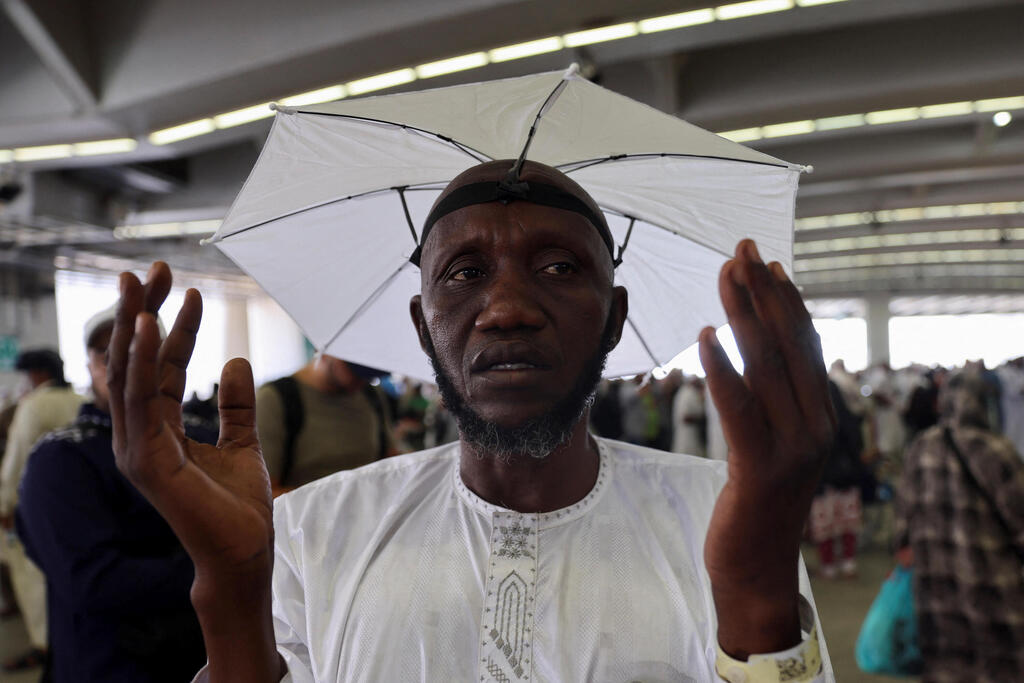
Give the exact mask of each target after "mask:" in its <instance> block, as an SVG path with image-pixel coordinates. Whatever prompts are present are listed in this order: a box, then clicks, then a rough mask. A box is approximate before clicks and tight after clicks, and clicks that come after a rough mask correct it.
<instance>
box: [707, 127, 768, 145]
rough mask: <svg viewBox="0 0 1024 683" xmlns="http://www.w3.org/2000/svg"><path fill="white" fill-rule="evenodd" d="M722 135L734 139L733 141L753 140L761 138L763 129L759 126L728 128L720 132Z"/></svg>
mask: <svg viewBox="0 0 1024 683" xmlns="http://www.w3.org/2000/svg"><path fill="white" fill-rule="evenodd" d="M718 135H720V136H721V137H723V138H725V139H727V140H732V141H733V142H750V141H751V140H760V139H761V138H762V137H764V136H762V135H761V129H760V128H759V127H758V128H738V129H736V130H727V131H724V132H722V133H719V134H718Z"/></svg>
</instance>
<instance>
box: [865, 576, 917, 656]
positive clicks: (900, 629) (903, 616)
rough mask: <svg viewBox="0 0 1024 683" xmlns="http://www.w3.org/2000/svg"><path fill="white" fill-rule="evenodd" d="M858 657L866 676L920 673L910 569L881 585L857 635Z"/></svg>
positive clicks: (890, 577) (891, 577)
mask: <svg viewBox="0 0 1024 683" xmlns="http://www.w3.org/2000/svg"><path fill="white" fill-rule="evenodd" d="M856 656H857V666H859V667H860V668H861V670H862V671H865V672H867V673H873V674H890V675H896V676H913V675H915V674H919V673H921V668H922V660H921V650H920V649H919V648H918V646H917V615H916V613H915V611H914V587H913V573H912V572H911V570H909V569H904V568H903V567H896V569H894V570H893V572H892V574H890V575H889V578H887V579H886V580H885V581H884V582H883V583H882V589H881V590H880V591H879V592H878V597H877V598H875V601H874V603H872V605H871V609H869V610H868V614H867V616H866V617H864V624H863V625H862V626H861V628H860V635H859V636H857V648H856Z"/></svg>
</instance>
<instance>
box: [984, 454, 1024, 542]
mask: <svg viewBox="0 0 1024 683" xmlns="http://www.w3.org/2000/svg"><path fill="white" fill-rule="evenodd" d="M992 441H993V444H992V449H991V450H992V455H991V457H990V458H989V459H988V460H989V461H988V462H986V463H981V462H977V464H978V465H979V467H977V468H975V467H972V468H971V469H972V470H981V471H980V472H977V474H976V475H975V476H976V477H977V478H978V481H979V483H980V484H981V485H982V486H984V487H985V489H986V490H987V491H988V492H989V495H990V496H991V498H992V502H993V503H994V504H995V506H996V512H997V513H998V514H999V516H1000V517H1002V518H1003V521H1004V522H1005V523H1006V526H1007V528H1008V529H1009V531H1010V536H1011V539H1010V540H1011V542H1012V543H1013V544H1014V545H1015V546H1016V547H1017V551H1018V553H1020V554H1024V461H1022V460H1021V459H1020V456H1019V455H1017V451H1016V449H1015V448H1014V446H1013V443H1012V442H1011V441H1009V440H1008V439H1005V438H999V439H993V440H992ZM976 460H977V459H976ZM973 464H974V463H973V462H972V465H973ZM977 475H982V476H980V477H979V476H977Z"/></svg>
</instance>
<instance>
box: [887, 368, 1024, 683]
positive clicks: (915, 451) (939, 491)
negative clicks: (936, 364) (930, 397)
mask: <svg viewBox="0 0 1024 683" xmlns="http://www.w3.org/2000/svg"><path fill="white" fill-rule="evenodd" d="M988 394H989V387H988V385H987V384H986V380H985V379H984V377H983V376H982V374H981V372H980V369H979V368H977V367H975V368H969V369H967V370H964V371H961V372H958V373H955V374H953V375H952V376H951V377H950V378H949V379H948V380H947V382H946V384H945V386H944V387H943V388H942V391H941V393H940V401H939V403H940V410H941V412H942V421H941V422H940V423H939V424H938V425H937V426H935V427H932V428H931V429H928V430H927V431H925V432H923V433H922V434H921V435H920V436H919V437H918V438H917V439H916V440H915V441H914V442H913V443H912V444H911V446H910V448H909V449H908V450H907V456H906V462H905V463H904V469H903V478H902V481H901V483H900V486H899V488H898V489H897V491H896V541H897V548H901V549H903V550H902V551H901V556H902V557H901V560H902V561H903V562H904V563H905V564H911V565H912V566H913V568H914V597H915V600H916V605H915V607H916V610H917V622H918V645H919V646H920V648H921V655H922V658H923V659H924V671H923V672H922V675H921V681H922V682H923V683H947V682H948V683H954V682H959V681H973V682H975V683H996V682H997V681H1020V680H1024V463H1022V462H1021V460H1020V458H1019V457H1018V456H1017V453H1016V450H1015V449H1014V447H1013V444H1012V443H1011V442H1010V441H1009V440H1008V439H1006V438H1005V437H1003V436H1001V435H999V434H996V433H995V432H994V431H992V428H991V422H990V420H991V419H992V417H991V411H990V410H989V407H990V406H989V403H988V397H989V396H988ZM947 430H948V431H947ZM947 434H948V436H947ZM907 549H909V551H910V552H909V553H908V552H907V551H906V550H907Z"/></svg>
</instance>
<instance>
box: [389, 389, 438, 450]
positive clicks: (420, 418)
mask: <svg viewBox="0 0 1024 683" xmlns="http://www.w3.org/2000/svg"><path fill="white" fill-rule="evenodd" d="M429 409H430V401H429V400H428V399H427V397H426V396H424V395H423V385H422V384H420V383H419V382H408V383H407V384H406V387H405V391H403V392H402V395H401V396H400V397H399V399H398V410H397V412H396V415H397V417H398V420H397V423H396V424H395V438H396V440H397V441H398V442H399V444H401V449H400V450H402V451H405V452H409V451H422V450H423V449H424V448H426V442H427V411H428V410H429Z"/></svg>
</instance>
